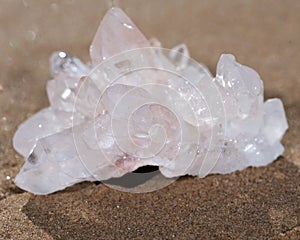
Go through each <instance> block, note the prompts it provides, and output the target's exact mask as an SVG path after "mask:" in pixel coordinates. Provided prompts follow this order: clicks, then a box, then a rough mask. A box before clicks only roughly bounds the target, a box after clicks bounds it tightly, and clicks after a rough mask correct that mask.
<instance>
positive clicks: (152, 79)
mask: <svg viewBox="0 0 300 240" xmlns="http://www.w3.org/2000/svg"><path fill="white" fill-rule="evenodd" d="M159 45H160V43H159V42H158V41H157V40H147V39H146V38H145V36H144V35H143V34H142V33H141V32H140V31H139V30H138V29H137V27H136V26H135V25H134V23H133V22H132V21H131V20H130V19H129V18H128V17H127V16H126V14H125V13H124V12H123V11H122V10H121V9H119V8H112V9H110V10H109V11H108V13H107V14H106V15H105V17H104V19H103V20H102V23H101V25H100V27H99V29H98V31H97V33H96V36H95V38H94V40H93V42H92V45H91V48H90V56H91V60H92V61H91V63H89V64H84V63H82V62H81V61H80V60H79V59H77V58H76V57H73V56H72V55H71V54H69V53H66V52H55V53H54V54H53V55H52V56H51V58H50V63H51V74H52V76H53V80H50V81H48V84H47V93H48V98H49V101H50V107H48V108H46V109H43V110H41V111H40V112H38V113H37V114H35V115H34V116H32V117H31V118H29V119H28V120H27V121H25V122H24V123H23V124H21V125H20V126H19V128H18V130H17V132H16V134H15V136H14V139H13V144H14V148H15V149H16V150H17V151H18V152H19V153H20V154H21V155H23V156H24V157H25V158H26V161H25V164H24V166H23V167H22V169H21V170H20V172H19V174H18V175H17V176H16V178H15V183H16V184H17V185H18V186H19V187H20V188H22V189H25V190H27V191H30V192H32V193H34V194H48V193H52V192H55V191H58V190H61V189H64V188H66V187H68V186H70V185H72V184H75V183H78V182H82V181H96V180H97V181H101V180H107V179H110V178H116V177H121V176H123V175H124V174H126V173H128V172H132V171H134V170H136V169H137V168H139V167H142V166H146V165H153V166H158V167H159V170H160V172H161V173H162V174H163V175H164V176H165V177H168V178H172V177H177V176H182V175H186V174H188V175H193V176H199V177H204V176H206V175H207V174H210V173H222V174H225V173H231V172H233V171H236V170H241V169H244V168H246V167H248V166H264V165H267V164H268V163H270V162H272V161H273V160H274V159H276V158H277V157H278V156H279V155H280V154H282V153H283V151H284V148H283V146H282V145H281V143H280V140H281V138H282V136H283V134H284V133H285V131H286V130H287V128H288V125H287V121H286V117H285V112H284V108H283V105H282V102H281V100H279V99H270V100H267V101H266V102H264V101H263V82H262V80H261V79H260V77H259V75H258V74H257V73H256V72H255V71H254V70H252V69H251V68H249V67H246V66H243V65H241V64H239V63H237V62H236V60H235V58H234V56H232V55H229V54H223V55H222V56H221V58H220V60H219V63H218V66H217V75H216V77H215V78H213V77H212V76H211V74H210V72H209V71H208V70H207V68H206V67H205V66H203V65H201V64H199V63H196V62H195V61H194V60H192V59H190V58H189V53H188V50H187V47H186V46H185V45H183V44H181V45H179V46H177V47H175V48H173V49H171V50H167V49H163V48H160V47H157V46H159Z"/></svg>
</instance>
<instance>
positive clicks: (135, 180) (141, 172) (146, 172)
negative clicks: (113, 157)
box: [103, 165, 160, 188]
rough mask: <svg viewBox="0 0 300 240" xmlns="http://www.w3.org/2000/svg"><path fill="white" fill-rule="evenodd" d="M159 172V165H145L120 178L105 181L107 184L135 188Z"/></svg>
mask: <svg viewBox="0 0 300 240" xmlns="http://www.w3.org/2000/svg"><path fill="white" fill-rule="evenodd" d="M157 174H160V172H159V171H158V167H157V166H148V165H147V166H143V167H140V168H138V169H137V170H135V171H134V172H130V173H126V174H125V175H124V176H122V177H119V178H112V179H109V180H106V181H103V183H105V184H111V185H117V186H121V187H127V188H133V187H136V186H138V185H140V184H143V183H145V182H147V181H148V180H149V179H151V178H153V177H154V176H156V175H157Z"/></svg>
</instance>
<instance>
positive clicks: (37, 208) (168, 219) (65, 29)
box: [0, 0, 300, 240]
mask: <svg viewBox="0 0 300 240" xmlns="http://www.w3.org/2000/svg"><path fill="white" fill-rule="evenodd" d="M117 3H118V4H119V6H121V7H122V8H123V9H124V11H125V12H126V13H127V14H128V15H129V16H130V17H131V18H132V19H133V20H134V21H135V22H136V24H137V26H139V27H140V29H142V31H143V32H144V33H145V35H146V36H147V37H149V38H150V37H157V38H158V39H159V40H160V41H161V42H162V44H163V46H165V47H167V48H170V47H172V46H174V45H176V44H179V43H181V42H185V43H186V44H187V46H188V47H189V49H190V53H191V55H192V57H193V58H194V59H196V60H197V61H201V62H203V63H204V64H206V65H207V66H208V67H209V69H210V70H211V71H212V72H213V73H214V74H215V67H216V64H217V61H218V58H219V56H220V54H222V53H232V54H234V55H235V56H236V58H237V60H238V61H239V62H241V63H242V64H245V65H248V66H250V67H252V68H254V69H255V70H256V71H257V72H258V73H259V74H260V76H261V78H262V79H263V80H264V85H265V97H266V98H270V97H279V98H281V99H282V101H283V103H284V106H285V109H286V114H287V118H288V123H289V130H288V132H287V133H286V135H285V136H284V139H283V144H284V146H285V149H286V150H285V152H284V154H283V156H281V157H279V158H278V159H277V160H276V161H275V162H273V163H272V164H270V165H268V166H266V167H260V168H248V169H246V170H243V171H239V172H235V173H233V174H228V175H211V176H208V177H206V178H204V179H199V178H194V177H182V178H180V179H179V180H177V181H176V182H174V183H173V184H171V185H169V186H168V187H165V188H163V189H161V190H158V191H155V192H153V193H143V194H132V193H125V192H120V191H117V190H114V189H111V188H109V187H107V186H105V185H103V184H96V183H82V184H78V185H75V186H73V187H70V188H68V189H66V190H64V191H61V192H57V193H55V194H51V195H48V196H34V195H32V194H30V193H27V192H24V191H22V190H21V189H19V188H18V187H16V186H15V185H14V183H13V179H14V177H15V175H16V174H17V172H18V170H19V169H20V167H21V166H22V164H23V163H24V160H23V158H22V157H21V156H20V155H18V154H17V153H16V152H15V151H14V149H13V148H12V136H13V134H14V132H15V130H16V128H17V126H18V125H19V124H20V123H21V122H22V121H24V120H25V119H27V118H28V117H29V116H31V115H32V114H34V113H35V112H36V111H38V110H40V109H42V108H43V107H46V106H48V100H47V96H46V92H45V86H46V82H47V80H48V79H49V78H50V73H49V63H48V59H49V56H50V54H51V53H52V52H53V51H56V50H66V51H69V52H71V53H73V54H74V55H75V56H78V57H80V58H82V59H83V60H85V61H88V60H89V55H88V47H89V44H90V42H91V40H92V38H93V35H94V33H95V31H96V29H97V27H98V24H99V22H100V21H101V18H102V17H103V15H104V13H105V11H106V10H107V9H108V8H109V1H97V0H86V1H81V0H73V1H71V0H62V1H50V0H43V1H36V0H23V1H19V0H1V2H0V53H1V58H0V239H284V240H287V239H295V240H298V239H300V189H299V183H300V68H299V65H300V14H299V13H300V1H298V0H286V1H280V0H274V1H268V0H252V1H241V0H226V1H217V0H201V1H197V0H190V1H185V0H167V1H160V0H152V1H144V0H142V1H141V0H127V1H121V0H120V1H118V2H117Z"/></svg>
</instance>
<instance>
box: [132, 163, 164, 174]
mask: <svg viewBox="0 0 300 240" xmlns="http://www.w3.org/2000/svg"><path fill="white" fill-rule="evenodd" d="M157 170H158V166H150V165H146V166H142V167H139V168H138V169H137V170H135V171H133V172H134V173H149V172H155V171H157Z"/></svg>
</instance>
